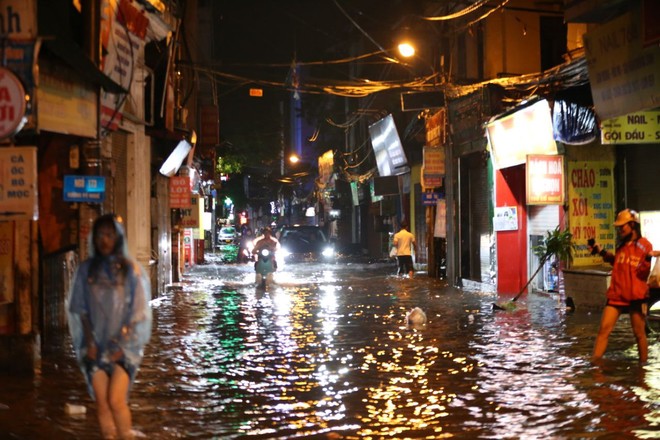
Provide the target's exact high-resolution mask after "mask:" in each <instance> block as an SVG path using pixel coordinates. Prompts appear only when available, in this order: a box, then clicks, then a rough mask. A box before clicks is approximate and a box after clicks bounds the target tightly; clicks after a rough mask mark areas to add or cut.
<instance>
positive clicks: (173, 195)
mask: <svg viewBox="0 0 660 440" xmlns="http://www.w3.org/2000/svg"><path fill="white" fill-rule="evenodd" d="M191 195H192V191H191V190H190V177H170V208H190V206H191V203H190V197H191Z"/></svg>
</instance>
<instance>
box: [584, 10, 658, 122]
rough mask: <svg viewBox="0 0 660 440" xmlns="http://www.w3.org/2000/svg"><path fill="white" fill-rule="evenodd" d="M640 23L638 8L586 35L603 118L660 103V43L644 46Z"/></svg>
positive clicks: (597, 104) (596, 100)
mask: <svg viewBox="0 0 660 440" xmlns="http://www.w3.org/2000/svg"><path fill="white" fill-rule="evenodd" d="M656 21H657V20H656ZM640 23H641V12H640V9H639V8H636V9H634V10H633V11H631V12H628V13H626V14H623V15H621V16H620V17H617V18H615V19H614V20H612V21H609V22H607V23H604V24H602V25H600V26H597V27H595V28H594V29H593V30H591V31H589V32H588V33H587V34H585V35H584V48H585V56H586V58H587V66H588V70H589V83H590V84H591V94H592V95H593V99H594V106H595V108H596V113H597V114H598V116H600V118H601V119H611V118H614V117H617V116H621V115H625V114H628V113H632V112H636V111H640V110H645V109H651V108H655V107H657V106H658V103H659V102H660V46H658V45H657V44H654V45H651V46H649V47H643V42H642V28H641V26H640Z"/></svg>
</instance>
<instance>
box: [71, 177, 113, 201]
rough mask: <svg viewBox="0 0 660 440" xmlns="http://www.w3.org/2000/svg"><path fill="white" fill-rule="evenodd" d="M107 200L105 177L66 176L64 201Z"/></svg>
mask: <svg viewBox="0 0 660 440" xmlns="http://www.w3.org/2000/svg"><path fill="white" fill-rule="evenodd" d="M104 200H105V177H102V176H73V175H71V176H64V201H65V202H87V203H101V202H103V201H104Z"/></svg>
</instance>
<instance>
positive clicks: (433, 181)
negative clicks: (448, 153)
mask: <svg viewBox="0 0 660 440" xmlns="http://www.w3.org/2000/svg"><path fill="white" fill-rule="evenodd" d="M423 154H424V157H423V163H424V164H423V166H422V186H423V187H424V188H439V187H441V186H442V177H443V176H444V175H445V150H444V149H443V148H438V147H433V148H430V147H424V151H423Z"/></svg>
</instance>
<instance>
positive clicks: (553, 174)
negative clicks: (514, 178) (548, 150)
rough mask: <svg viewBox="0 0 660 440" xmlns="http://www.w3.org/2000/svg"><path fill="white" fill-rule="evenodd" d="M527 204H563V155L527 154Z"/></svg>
mask: <svg viewBox="0 0 660 440" xmlns="http://www.w3.org/2000/svg"><path fill="white" fill-rule="evenodd" d="M525 172H526V173H527V178H526V182H527V204H528V205H563V204H564V157H563V156H546V155H532V154H530V155H529V156H527V166H526V168H525Z"/></svg>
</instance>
